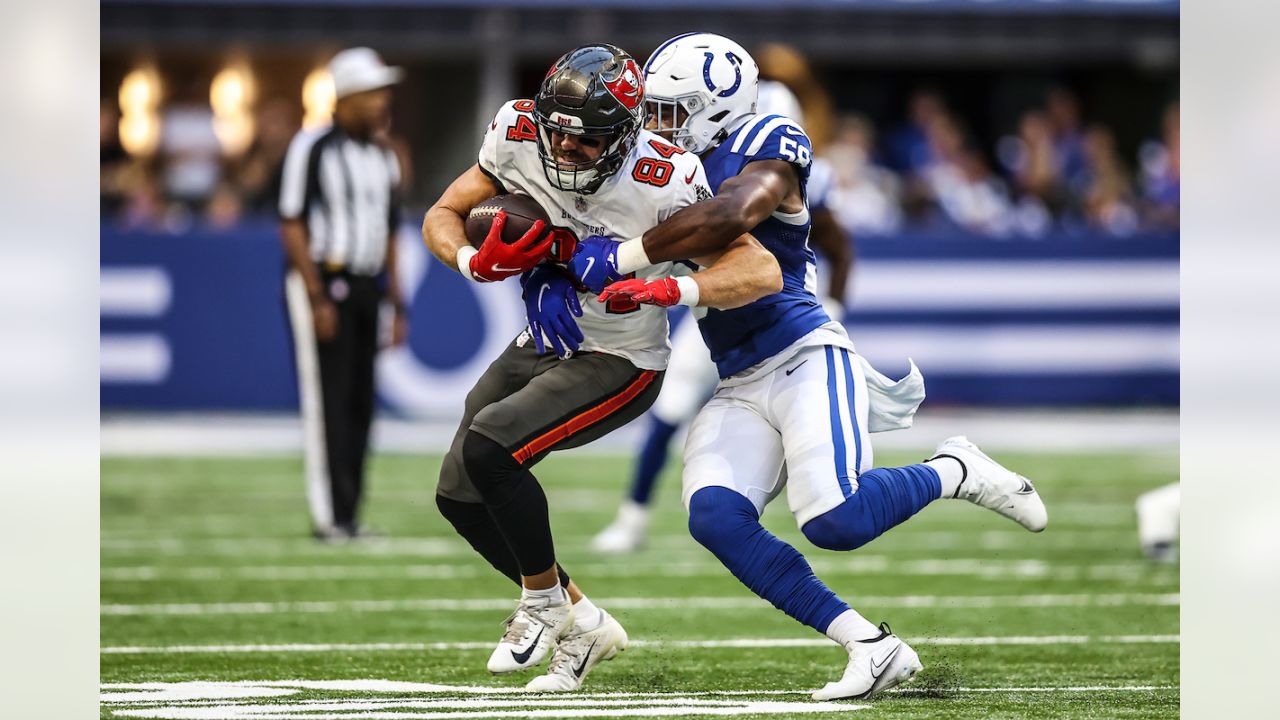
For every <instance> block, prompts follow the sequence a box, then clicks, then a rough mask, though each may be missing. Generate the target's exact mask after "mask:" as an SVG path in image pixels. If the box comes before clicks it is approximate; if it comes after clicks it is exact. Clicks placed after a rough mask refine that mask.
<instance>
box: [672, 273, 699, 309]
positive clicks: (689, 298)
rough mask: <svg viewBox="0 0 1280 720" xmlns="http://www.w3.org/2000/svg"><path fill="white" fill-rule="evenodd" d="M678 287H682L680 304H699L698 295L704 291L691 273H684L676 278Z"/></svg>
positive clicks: (690, 305)
mask: <svg viewBox="0 0 1280 720" xmlns="http://www.w3.org/2000/svg"><path fill="white" fill-rule="evenodd" d="M676 287H678V288H680V304H681V305H688V306H689V307H693V306H695V305H697V304H698V296H699V295H701V294H702V291H701V290H699V289H698V281H697V280H694V279H693V278H692V277H691V276H689V275H682V276H680V277H678V278H676Z"/></svg>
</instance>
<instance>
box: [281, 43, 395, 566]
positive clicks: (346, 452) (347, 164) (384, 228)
mask: <svg viewBox="0 0 1280 720" xmlns="http://www.w3.org/2000/svg"><path fill="white" fill-rule="evenodd" d="M329 72H330V74H331V75H332V77H333V86H334V94H335V95H336V97H337V104H336V106H335V107H334V113H333V124H332V125H330V126H327V127H321V128H315V129H310V130H307V129H304V130H302V131H300V132H299V133H298V134H297V135H296V136H294V138H293V140H292V142H290V144H289V151H288V153H287V154H286V155H285V159H284V168H283V171H282V174H281V180H280V218H281V224H280V234H281V236H282V239H283V242H284V249H285V254H286V255H287V257H288V262H289V272H288V276H287V278H286V280H285V297H286V300H287V302H288V306H289V321H290V324H291V325H292V326H293V341H294V342H293V344H294V351H295V353H296V356H297V363H298V395H299V398H300V401H301V406H302V425H303V433H304V447H305V468H306V480H307V502H308V505H309V506H310V510H311V523H312V530H313V532H314V534H315V536H316V537H317V538H318V539H321V540H326V541H343V540H348V539H352V538H356V537H360V536H361V535H366V534H368V533H367V531H365V530H362V528H361V525H360V523H359V522H358V521H357V511H358V509H359V506H360V497H361V491H362V489H363V486H364V465H365V454H366V451H367V449H368V441H369V425H370V423H371V422H372V419H373V405H374V387H373V367H374V363H373V360H374V355H375V354H376V353H377V350H378V328H379V323H378V317H379V314H378V310H379V305H380V304H381V301H382V300H383V298H384V297H389V299H390V300H391V304H392V305H393V307H394V308H395V320H394V322H393V324H392V333H391V335H392V337H391V342H392V344H400V343H401V342H403V341H404V339H405V337H406V334H407V331H408V321H407V317H406V315H405V311H404V305H403V304H402V302H401V300H400V297H401V296H400V292H399V286H398V283H397V280H396V254H395V242H394V233H395V230H396V226H397V224H398V216H399V203H398V197H397V196H398V194H399V193H398V190H397V188H398V186H399V184H400V165H399V163H398V161H397V160H396V156H395V153H393V152H392V150H391V149H390V148H389V147H387V146H385V145H384V144H382V143H381V142H379V141H378V140H377V139H376V136H377V133H378V131H379V129H381V128H385V126H386V124H387V122H388V118H389V115H388V111H389V108H390V103H391V90H390V86H391V85H394V84H395V83H397V82H399V81H400V78H401V76H402V71H401V70H400V68H392V67H387V66H386V65H384V64H383V62H382V58H380V57H378V54H377V53H375V52H374V51H373V50H370V49H368V48H351V49H348V50H343V51H342V52H340V53H338V54H337V55H336V56H334V58H333V60H331V61H330V62H329Z"/></svg>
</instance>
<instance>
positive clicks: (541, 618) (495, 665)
mask: <svg viewBox="0 0 1280 720" xmlns="http://www.w3.org/2000/svg"><path fill="white" fill-rule="evenodd" d="M506 625H507V631H506V633H504V634H503V635H502V640H500V641H499V642H498V647H496V648H494V649H493V654H492V655H490V656H489V665H488V667H489V672H491V673H509V672H515V671H516V670H524V669H525V668H529V667H533V666H534V665H537V664H538V663H540V662H542V660H543V659H544V658H545V657H546V656H547V653H548V652H550V651H551V648H552V647H554V646H555V644H556V643H558V642H560V638H562V637H564V636H565V635H566V634H568V632H569V630H570V629H571V628H572V627H573V603H571V602H569V601H568V599H567V598H566V599H565V600H564V601H563V602H561V603H559V604H552V603H551V602H550V601H549V600H546V599H543V598H538V599H522V600H521V601H520V605H519V606H517V607H516V611H515V612H514V613H512V614H511V617H509V618H507V621H506Z"/></svg>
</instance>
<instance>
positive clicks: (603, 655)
mask: <svg viewBox="0 0 1280 720" xmlns="http://www.w3.org/2000/svg"><path fill="white" fill-rule="evenodd" d="M600 612H602V613H604V622H602V623H600V626H599V627H597V628H596V629H595V630H587V631H586V632H580V633H570V634H569V635H567V636H565V638H564V639H563V640H561V641H560V645H559V646H557V647H556V652H555V654H554V655H552V656H551V664H550V665H549V666H547V674H546V675H539V676H538V677H536V678H534V679H532V680H530V681H529V684H528V685H525V686H524V689H525V690H529V691H531V692H573V691H574V690H577V689H578V688H580V687H582V681H583V680H586V678H587V674H588V673H590V672H591V670H592V668H594V667H595V666H596V665H598V664H599V663H601V662H603V661H605V660H612V659H613V658H614V656H616V655H617V654H618V653H620V652H622V651H623V650H626V649H627V643H628V640H627V631H626V630H623V629H622V625H620V624H618V621H617V620H614V619H613V616H612V615H610V614H609V613H606V612H604V611H603V610H601V611H600Z"/></svg>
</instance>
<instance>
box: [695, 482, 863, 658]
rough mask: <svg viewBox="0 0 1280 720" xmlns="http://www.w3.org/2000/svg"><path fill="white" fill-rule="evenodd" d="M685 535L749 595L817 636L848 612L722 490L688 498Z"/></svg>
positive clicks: (751, 511) (749, 509)
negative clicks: (740, 583)
mask: <svg viewBox="0 0 1280 720" xmlns="http://www.w3.org/2000/svg"><path fill="white" fill-rule="evenodd" d="M689 532H690V534H692V535H693V538H694V539H695V540H697V541H698V542H699V543H701V544H702V545H703V546H704V547H706V548H707V549H708V550H710V551H711V552H712V554H714V555H715V556H716V557H717V558H718V559H719V560H720V562H722V563H724V566H725V567H727V568H729V572H732V573H733V576H734V577H736V578H738V579H739V580H741V581H742V583H743V584H744V585H746V586H747V587H749V588H751V591H752V592H754V593H755V594H756V595H759V596H760V597H762V598H764V599H765V600H768V601H769V602H771V603H773V606H774V607H776V608H778V609H779V610H781V611H782V612H784V613H786V614H788V615H790V616H791V617H793V618H795V619H796V620H799V621H800V622H802V623H804V624H805V625H808V626H809V627H811V628H813V629H814V630H817V631H818V632H820V633H825V632H826V631H827V626H828V625H830V624H831V621H832V620H834V619H836V616H838V615H840V613H843V612H844V611H846V610H848V609H849V606H848V605H847V604H845V602H844V601H843V600H841V599H840V598H839V597H837V596H836V594H835V593H834V592H831V589H830V588H828V587H827V586H826V585H824V584H823V582H822V581H821V580H819V579H818V578H817V576H816V575H814V574H813V569H812V568H810V567H809V563H808V562H807V561H806V560H805V559H804V556H803V555H801V554H800V553H799V551H797V550H796V549H795V548H793V547H791V546H790V545H788V544H786V543H784V542H782V541H781V540H779V539H778V538H777V537H775V536H774V535H773V534H771V533H770V532H769V531H768V530H765V529H764V526H762V525H761V524H760V516H759V515H758V514H757V513H756V508H755V506H754V505H752V504H751V502H750V501H748V500H747V499H746V498H744V497H743V496H741V495H739V494H738V493H736V492H734V491H732V490H730V489H728V488H723V487H706V488H703V489H701V490H699V491H697V492H696V493H694V494H693V497H692V498H690V500H689Z"/></svg>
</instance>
